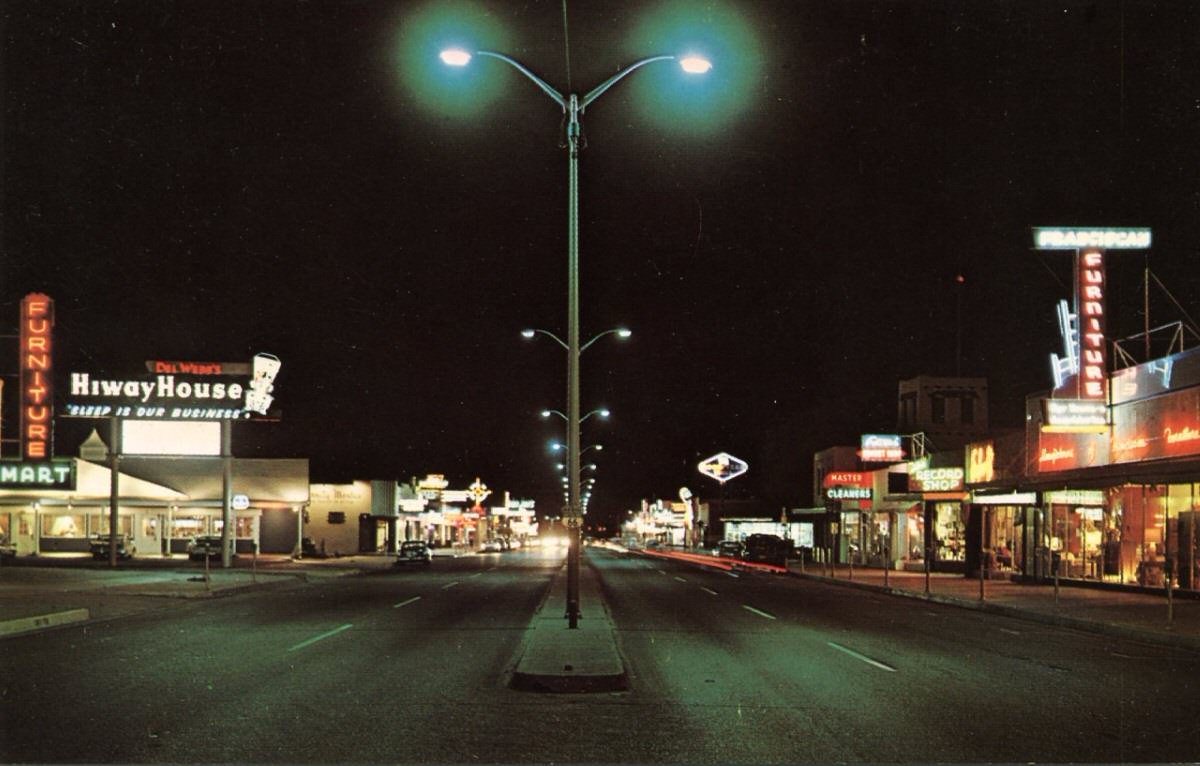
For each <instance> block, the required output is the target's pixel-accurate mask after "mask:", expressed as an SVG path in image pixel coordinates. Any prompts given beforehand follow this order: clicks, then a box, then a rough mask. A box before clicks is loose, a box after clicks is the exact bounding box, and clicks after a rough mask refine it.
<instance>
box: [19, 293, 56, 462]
mask: <svg viewBox="0 0 1200 766" xmlns="http://www.w3.org/2000/svg"><path fill="white" fill-rule="evenodd" d="M53 329H54V301H53V300H51V299H50V297H49V296H47V295H43V294H42V293H30V294H29V295H26V296H25V299H24V300H22V301H21V336H20V342H21V351H20V354H21V437H20V441H21V456H22V457H26V458H35V459H36V458H46V457H49V456H50V455H51V453H52V452H53V449H52V446H51V443H50V440H51V436H52V433H53V429H52V427H51V422H50V415H51V412H52V411H53V409H54V407H53V405H54V387H53V385H52V384H51V380H50V378H51V370H53V368H54V363H53V355H52V351H53V349H52V342H51V332H52V330H53Z"/></svg>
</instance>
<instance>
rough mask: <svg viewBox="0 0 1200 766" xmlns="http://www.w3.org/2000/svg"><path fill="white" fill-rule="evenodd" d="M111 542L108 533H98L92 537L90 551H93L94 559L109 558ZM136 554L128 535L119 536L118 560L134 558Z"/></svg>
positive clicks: (89, 542) (89, 543) (89, 541)
mask: <svg viewBox="0 0 1200 766" xmlns="http://www.w3.org/2000/svg"><path fill="white" fill-rule="evenodd" d="M111 542H112V541H111V539H110V537H109V534H108V532H98V533H96V534H94V535H92V537H91V539H90V540H88V550H89V551H91V554H92V558H94V559H106V558H108V557H109V550H110V545H111ZM136 552H137V551H136V550H135V549H134V546H133V544H132V543H130V542H129V536H128V535H117V558H119V559H129V558H133V554H134V553H136Z"/></svg>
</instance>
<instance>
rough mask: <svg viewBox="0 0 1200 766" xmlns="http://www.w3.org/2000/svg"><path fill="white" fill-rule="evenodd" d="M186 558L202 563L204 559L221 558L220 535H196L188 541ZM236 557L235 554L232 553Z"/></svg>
mask: <svg viewBox="0 0 1200 766" xmlns="http://www.w3.org/2000/svg"><path fill="white" fill-rule="evenodd" d="M187 554H188V558H189V559H191V560H192V561H203V560H204V559H206V558H210V559H219V558H221V536H220V535H197V536H195V537H193V538H192V539H191V540H189V541H188V546H187ZM233 555H234V556H237V552H234V554H233Z"/></svg>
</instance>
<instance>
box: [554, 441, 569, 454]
mask: <svg viewBox="0 0 1200 766" xmlns="http://www.w3.org/2000/svg"><path fill="white" fill-rule="evenodd" d="M566 448H567V445H565V444H563V443H562V442H551V443H550V449H552V450H554V451H555V452H557V451H558V450H561V449H566Z"/></svg>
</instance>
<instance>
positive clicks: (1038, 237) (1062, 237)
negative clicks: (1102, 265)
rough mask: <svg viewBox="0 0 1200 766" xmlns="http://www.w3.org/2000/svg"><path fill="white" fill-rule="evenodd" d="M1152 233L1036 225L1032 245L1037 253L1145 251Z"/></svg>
mask: <svg viewBox="0 0 1200 766" xmlns="http://www.w3.org/2000/svg"><path fill="white" fill-rule="evenodd" d="M1150 241H1151V230H1150V229H1146V228H1120V227H1118V228H1112V227H1104V226H1098V227H1097V226H1078V227H1076V226H1035V227H1033V246H1034V247H1035V248H1037V249H1038V250H1078V249H1079V248H1084V247H1099V248H1104V249H1106V250H1146V249H1147V248H1149V247H1150Z"/></svg>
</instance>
